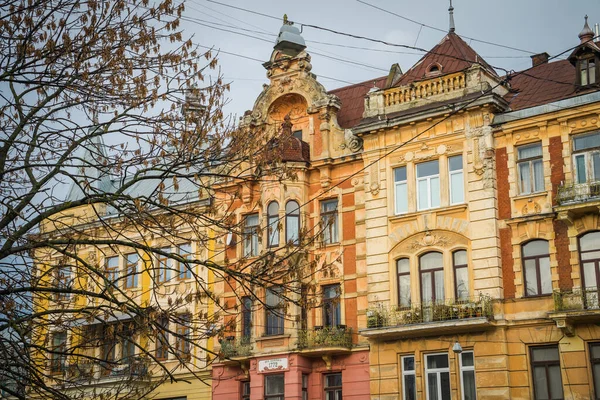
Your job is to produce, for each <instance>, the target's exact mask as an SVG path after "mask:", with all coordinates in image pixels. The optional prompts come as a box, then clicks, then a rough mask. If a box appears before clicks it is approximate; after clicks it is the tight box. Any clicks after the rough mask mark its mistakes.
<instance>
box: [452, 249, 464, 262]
mask: <svg viewBox="0 0 600 400" xmlns="http://www.w3.org/2000/svg"><path fill="white" fill-rule="evenodd" d="M453 257H454V265H467V252H466V250H459V251H455V252H454V254H453Z"/></svg>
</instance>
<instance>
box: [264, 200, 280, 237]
mask: <svg viewBox="0 0 600 400" xmlns="http://www.w3.org/2000/svg"><path fill="white" fill-rule="evenodd" d="M278 223H279V204H277V202H276V201H272V202H270V203H269V206H268V207H267V225H268V227H267V235H269V237H268V239H269V240H268V246H269V247H277V246H279V229H277V225H278Z"/></svg>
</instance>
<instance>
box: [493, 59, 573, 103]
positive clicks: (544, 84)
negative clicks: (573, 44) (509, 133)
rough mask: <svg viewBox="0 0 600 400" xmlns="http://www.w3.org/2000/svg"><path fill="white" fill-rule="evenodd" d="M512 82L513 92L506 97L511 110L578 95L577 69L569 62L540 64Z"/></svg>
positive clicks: (519, 75) (514, 78)
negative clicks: (576, 83)
mask: <svg viewBox="0 0 600 400" xmlns="http://www.w3.org/2000/svg"><path fill="white" fill-rule="evenodd" d="M517 74H518V75H516V76H514V77H513V78H512V79H511V80H510V85H511V89H512V91H511V92H510V93H508V94H506V95H505V96H504V98H505V99H506V100H507V101H508V102H509V106H510V108H511V110H521V109H524V108H529V107H535V106H539V105H542V104H546V103H551V102H553V101H557V100H562V99H565V98H568V97H571V96H574V95H576V94H578V93H577V92H576V91H575V89H576V88H575V67H574V66H573V65H572V64H571V63H570V62H569V61H568V60H561V61H555V62H551V63H545V64H540V65H538V66H536V67H534V68H532V69H530V70H528V71H526V72H524V73H521V74H519V73H518V72H517Z"/></svg>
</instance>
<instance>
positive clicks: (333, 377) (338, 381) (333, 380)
mask: <svg viewBox="0 0 600 400" xmlns="http://www.w3.org/2000/svg"><path fill="white" fill-rule="evenodd" d="M335 386H342V374H330V375H326V376H325V387H335Z"/></svg>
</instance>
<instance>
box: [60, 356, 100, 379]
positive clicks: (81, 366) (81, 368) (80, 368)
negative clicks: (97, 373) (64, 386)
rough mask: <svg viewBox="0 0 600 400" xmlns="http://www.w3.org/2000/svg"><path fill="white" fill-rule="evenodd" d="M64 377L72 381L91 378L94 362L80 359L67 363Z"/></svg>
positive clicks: (92, 377) (92, 376)
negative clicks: (76, 361)
mask: <svg viewBox="0 0 600 400" xmlns="http://www.w3.org/2000/svg"><path fill="white" fill-rule="evenodd" d="M65 378H66V379H67V380H69V381H72V382H79V381H91V380H93V379H94V363H93V362H92V361H80V362H78V363H73V364H69V365H68V366H67V369H66V371H65Z"/></svg>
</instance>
